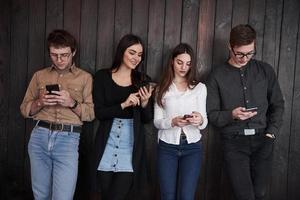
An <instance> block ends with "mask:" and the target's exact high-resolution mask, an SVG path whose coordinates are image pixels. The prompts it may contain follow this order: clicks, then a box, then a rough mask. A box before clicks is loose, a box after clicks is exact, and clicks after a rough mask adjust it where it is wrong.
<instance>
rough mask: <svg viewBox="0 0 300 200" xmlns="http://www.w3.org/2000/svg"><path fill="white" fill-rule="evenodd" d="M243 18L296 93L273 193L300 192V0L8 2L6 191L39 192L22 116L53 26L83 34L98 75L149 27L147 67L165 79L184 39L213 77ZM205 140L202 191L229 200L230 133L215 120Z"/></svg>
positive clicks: (0, 148)
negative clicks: (225, 135) (224, 141)
mask: <svg viewBox="0 0 300 200" xmlns="http://www.w3.org/2000/svg"><path fill="white" fill-rule="evenodd" d="M239 23H250V24H251V25H253V26H254V27H255V28H256V30H257V33H258V40H257V55H256V57H257V58H258V59H262V60H264V61H266V62H268V63H270V64H272V65H273V67H274V69H275V70H276V73H277V75H278V79H279V81H280V84H281V88H282V90H283V94H284V98H285V101H286V111H285V114H284V124H283V127H282V130H281V133H280V135H278V136H277V139H276V142H275V147H274V162H273V167H272V168H271V169H270V170H271V171H272V180H271V183H270V187H269V198H268V199H269V200H298V199H300V190H299V185H300V135H299V134H298V132H299V131H300V123H299V118H300V65H299V64H300V31H299V28H300V27H299V25H300V1H299V0H0V103H1V105H0V199H26V198H28V199H30V198H31V189H30V174H29V173H30V166H29V159H28V155H27V143H28V139H29V137H30V131H31V128H32V122H31V121H30V120H24V119H23V118H22V116H21V115H20V112H19V105H20V103H21V101H22V98H23V96H24V93H25V90H26V87H27V85H28V82H29V81H30V79H31V76H32V74H33V73H34V71H36V70H38V69H40V68H42V67H43V66H46V65H48V64H49V57H48V54H47V50H46V44H45V39H46V36H47V34H48V33H49V32H50V31H51V30H53V29H55V28H64V29H67V30H68V31H70V32H71V33H72V34H73V35H75V37H76V38H77V40H78V42H79V46H80V49H79V51H78V54H77V58H76V61H77V63H78V64H79V65H80V66H81V67H82V68H84V69H85V70H87V71H89V72H91V73H94V72H95V71H96V70H98V69H100V68H104V67H107V66H109V65H110V63H111V61H112V55H113V52H114V49H115V47H116V44H117V42H118V40H119V39H120V37H122V35H124V34H126V33H129V32H132V33H135V34H137V35H140V36H141V37H142V39H143V40H144V42H145V44H146V47H147V50H146V61H145V63H146V67H147V72H148V74H149V75H150V76H152V77H153V78H154V79H155V80H158V79H159V75H160V73H161V71H162V69H163V66H164V65H165V64H166V60H167V56H168V53H169V50H170V49H171V48H172V47H174V46H175V45H176V44H178V43H179V42H187V43H189V44H190V45H191V46H192V47H193V48H194V49H195V51H196V54H197V65H198V67H199V68H200V69H201V72H202V74H203V78H205V77H206V76H207V74H208V73H209V72H210V71H211V69H212V68H213V66H215V65H216V64H218V63H221V62H223V61H224V60H225V59H226V58H227V56H228V50H227V47H226V46H227V40H228V35H229V31H230V29H231V27H232V26H235V25H237V24H239ZM96 125H97V122H95V123H89V124H87V125H86V131H85V133H83V134H82V141H81V142H82V143H81V146H80V148H81V149H80V173H79V179H78V187H77V191H76V198H77V199H88V196H89V194H88V192H87V191H88V187H89V186H88V184H87V183H88V180H87V178H86V177H87V173H88V172H87V168H88V161H89V160H90V156H89V155H90V148H91V146H92V144H93V137H94V127H95V126H96ZM146 132H147V155H148V161H149V166H150V167H151V168H150V171H149V174H150V175H151V177H152V189H153V194H154V195H153V199H158V198H156V197H154V196H156V195H155V194H157V186H156V185H155V184H156V176H155V174H156V173H155V153H156V152H155V145H156V143H155V142H156V132H155V130H154V129H153V127H152V126H151V125H147V127H146ZM204 144H205V152H204V153H205V156H204V163H203V167H202V175H201V179H200V181H199V189H198V192H197V199H202V200H219V199H224V200H229V199H231V198H232V192H231V189H230V185H229V182H228V177H227V176H226V173H225V171H224V169H223V162H222V155H221V143H220V137H219V135H218V133H217V132H216V131H214V130H213V128H212V127H209V128H208V129H207V131H206V133H205V135H204Z"/></svg>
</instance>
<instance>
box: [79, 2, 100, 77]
mask: <svg viewBox="0 0 300 200" xmlns="http://www.w3.org/2000/svg"><path fill="white" fill-rule="evenodd" d="M81 5H82V7H81V24H80V25H81V26H80V33H81V34H80V40H78V42H80V43H79V44H80V45H79V46H80V67H81V68H83V69H85V70H86V71H88V72H90V73H94V72H95V69H96V49H97V43H96V41H97V16H98V15H97V11H98V1H97V0H82V4H81Z"/></svg>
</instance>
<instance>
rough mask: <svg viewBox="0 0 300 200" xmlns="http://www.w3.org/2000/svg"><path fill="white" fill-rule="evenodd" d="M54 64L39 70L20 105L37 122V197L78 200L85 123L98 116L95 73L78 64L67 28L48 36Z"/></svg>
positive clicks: (33, 152)
mask: <svg viewBox="0 0 300 200" xmlns="http://www.w3.org/2000/svg"><path fill="white" fill-rule="evenodd" d="M47 44H48V50H49V55H50V58H51V61H52V65H51V66H50V67H47V68H44V69H42V70H39V71H37V72H36V73H35V74H34V75H33V77H32V79H31V81H30V84H29V86H28V88H27V91H26V94H25V97H24V99H23V102H22V104H21V107H20V108H21V112H22V114H23V115H24V117H26V118H33V119H34V120H35V127H34V128H33V130H32V133H31V137H30V141H29V144H28V153H29V158H30V165H31V180H32V190H33V194H34V198H35V199H37V200H40V199H58V200H59V199H63V200H71V199H73V194H74V191H75V186H76V180H77V166H78V145H79V138H80V132H81V126H82V124H83V123H82V122H83V121H91V120H93V119H94V104H93V101H92V76H91V75H90V74H89V73H87V72H85V71H83V70H82V69H80V68H77V67H76V66H75V64H74V62H73V57H74V56H75V53H76V40H75V38H74V37H73V36H72V35H71V34H70V33H68V32H67V31H64V30H54V31H53V32H51V33H50V34H49V36H48V41H47Z"/></svg>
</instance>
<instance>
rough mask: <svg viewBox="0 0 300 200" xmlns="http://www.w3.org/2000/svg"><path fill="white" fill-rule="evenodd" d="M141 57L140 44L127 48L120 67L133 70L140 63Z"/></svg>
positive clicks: (141, 48) (141, 49)
mask: <svg viewBox="0 0 300 200" xmlns="http://www.w3.org/2000/svg"><path fill="white" fill-rule="evenodd" d="M142 55H143V47H142V45H141V44H134V45H131V46H130V47H128V48H127V49H126V50H125V52H124V55H123V61H122V64H121V66H124V67H127V68H129V69H135V68H136V66H137V65H138V64H139V63H140V62H141V60H142Z"/></svg>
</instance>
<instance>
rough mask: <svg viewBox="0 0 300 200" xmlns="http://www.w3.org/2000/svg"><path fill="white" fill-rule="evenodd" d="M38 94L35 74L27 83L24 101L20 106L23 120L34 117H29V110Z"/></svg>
mask: <svg viewBox="0 0 300 200" xmlns="http://www.w3.org/2000/svg"><path fill="white" fill-rule="evenodd" d="M38 92H39V89H38V85H37V73H35V74H34V75H33V77H32V79H31V81H30V83H29V86H28V88H27V91H26V93H25V96H24V99H23V101H22V104H21V106H20V110H21V113H22V115H23V116H24V117H25V118H31V117H33V116H34V115H33V116H31V115H30V110H31V105H32V103H33V102H34V101H35V99H36V98H37V97H38Z"/></svg>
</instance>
